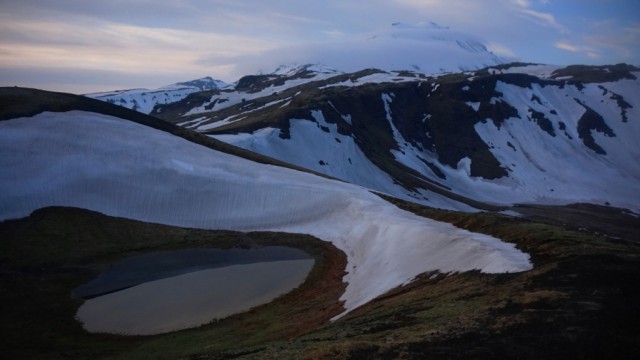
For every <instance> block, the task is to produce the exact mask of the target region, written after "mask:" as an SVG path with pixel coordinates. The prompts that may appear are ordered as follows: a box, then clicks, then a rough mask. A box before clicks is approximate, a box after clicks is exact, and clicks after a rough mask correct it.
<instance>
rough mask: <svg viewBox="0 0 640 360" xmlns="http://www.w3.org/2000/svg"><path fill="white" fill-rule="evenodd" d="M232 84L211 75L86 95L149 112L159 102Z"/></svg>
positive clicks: (165, 102)
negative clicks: (159, 86)
mask: <svg viewBox="0 0 640 360" xmlns="http://www.w3.org/2000/svg"><path fill="white" fill-rule="evenodd" d="M229 87H231V85H229V84H227V83H225V82H224V81H221V80H215V79H213V78H211V77H208V76H207V77H204V78H201V79H196V80H191V81H185V82H179V83H175V84H171V85H167V86H163V87H161V88H158V89H151V90H150V89H129V90H116V91H110V92H101V93H92V94H86V96H88V97H91V98H94V99H98V100H102V101H106V102H109V103H112V104H115V105H118V106H123V107H126V108H129V109H132V110H136V111H139V112H141V113H144V114H148V113H150V112H151V110H153V108H154V107H155V106H156V105H158V104H169V103H172V102H176V101H180V100H182V99H184V98H185V97H186V96H187V95H189V94H192V93H195V92H200V91H205V90H218V89H225V88H229Z"/></svg>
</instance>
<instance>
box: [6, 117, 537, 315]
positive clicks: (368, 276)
mask: <svg viewBox="0 0 640 360" xmlns="http://www.w3.org/2000/svg"><path fill="white" fill-rule="evenodd" d="M317 118H318V119H319V115H318V117H317ZM297 123H300V124H304V123H305V122H303V121H299V122H297ZM308 123H309V124H308V125H303V126H316V125H315V124H314V123H311V122H308ZM0 168H1V169H2V172H0V189H2V192H1V193H0V205H1V206H0V220H4V219H11V218H18V217H23V216H26V215H28V214H29V213H30V212H32V211H34V210H36V209H39V208H42V207H45V206H52V205H59V206H74V207H80V208H86V209H90V210H94V211H99V212H102V213H105V214H107V215H112V216H121V217H125V218H130V219H136V220H141V221H148V222H154V223H163V224H169V225H177V226H185V227H195V228H203V229H231V230H241V231H251V230H273V231H286V232H294V233H307V234H311V235H314V236H316V237H318V238H320V239H323V240H327V241H330V242H332V243H333V244H334V245H336V246H337V247H338V248H339V249H341V250H342V251H344V252H345V254H346V255H347V259H348V267H347V269H346V270H347V271H348V274H347V275H346V276H345V278H344V280H345V281H346V282H347V283H348V286H347V289H346V291H345V293H344V294H343V296H342V299H343V300H344V301H345V308H346V311H350V310H353V309H354V308H356V307H358V306H360V305H362V304H365V303H366V302H368V301H370V300H372V299H373V298H375V297H377V296H379V295H381V294H384V293H385V292H387V291H389V290H390V289H392V288H394V287H397V286H399V285H402V284H405V283H407V282H410V281H411V280H412V279H413V278H414V277H415V276H416V275H418V274H420V273H423V272H426V271H433V270H439V271H441V272H454V271H466V270H471V269H480V270H481V271H483V272H489V273H493V272H507V271H509V272H513V271H524V270H528V269H531V266H532V265H531V263H530V262H529V257H528V255H526V254H524V253H522V252H520V251H519V250H517V249H516V248H515V246H514V245H512V244H507V243H504V242H501V241H500V240H498V239H496V238H493V237H490V236H486V235H482V234H476V233H471V232H468V231H465V230H462V229H459V228H456V227H454V226H452V225H450V224H446V223H441V222H437V221H433V220H429V219H425V218H422V217H418V216H416V215H413V214H411V213H408V212H405V211H402V210H399V209H398V208H397V207H395V206H392V205H390V204H389V203H388V202H386V201H384V200H382V199H381V198H379V197H378V196H376V195H374V194H372V193H371V192H369V191H368V190H366V189H364V188H361V187H358V186H354V185H351V184H347V183H342V182H339V181H333V180H328V179H325V178H321V177H318V176H314V175H312V174H308V173H303V172H298V171H294V170H290V169H285V168H280V167H275V166H269V165H263V164H258V163H254V162H251V161H249V160H245V159H242V158H238V157H235V156H232V155H228V154H224V153H220V152H217V151H213V150H211V149H208V148H205V147H203V146H199V145H196V144H193V143H191V142H188V141H186V140H184V139H181V138H178V137H175V136H173V135H170V134H168V133H164V132H161V131H159V130H155V129H151V128H148V127H145V126H142V125H139V124H135V123H132V122H128V121H125V120H121V119H117V118H113V117H109V116H105V115H99V114H94V113H87V112H81V111H72V112H68V113H42V114H39V115H37V116H35V117H33V118H20V119H13V120H8V121H2V122H0Z"/></svg>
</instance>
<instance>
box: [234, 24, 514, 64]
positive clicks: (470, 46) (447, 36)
mask: <svg viewBox="0 0 640 360" xmlns="http://www.w3.org/2000/svg"><path fill="white" fill-rule="evenodd" d="M245 61H246V62H247V63H246V64H245V63H244V62H243V60H242V59H240V60H239V61H238V63H237V64H236V66H237V68H238V69H240V70H241V71H242V70H245V71H247V73H248V72H250V71H255V70H253V69H254V68H255V61H253V60H251V59H246V60H245ZM510 61H513V60H512V59H506V58H503V57H500V56H497V55H496V54H494V53H492V52H491V51H490V50H489V49H488V48H487V46H486V45H485V43H484V41H483V40H482V39H479V38H477V37H476V36H474V35H472V34H468V33H464V32H462V31H457V30H454V29H450V28H448V27H445V26H440V25H438V24H434V23H432V22H423V23H419V24H406V23H393V24H391V25H390V26H388V27H386V28H384V29H381V30H379V31H375V32H372V33H367V34H363V35H359V36H357V37H351V38H346V39H341V40H339V41H335V42H327V43H323V44H322V45H321V46H317V45H296V46H291V47H289V48H286V49H278V50H277V51H273V52H267V53H264V54H262V55H261V66H262V69H263V70H266V71H268V70H270V69H273V68H276V67H277V66H279V65H280V64H288V63H297V64H325V65H327V66H330V67H333V68H335V69H338V70H340V71H344V72H355V71H359V70H362V69H368V68H376V69H381V70H385V71H395V70H413V71H420V72H423V73H428V74H436V73H444V72H458V71H468V70H477V69H480V68H483V67H487V66H493V65H498V64H502V63H506V62H510Z"/></svg>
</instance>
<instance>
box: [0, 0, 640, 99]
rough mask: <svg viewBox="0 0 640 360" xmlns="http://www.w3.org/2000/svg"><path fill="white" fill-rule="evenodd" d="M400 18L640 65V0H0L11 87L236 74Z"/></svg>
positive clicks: (520, 46)
mask: <svg viewBox="0 0 640 360" xmlns="http://www.w3.org/2000/svg"><path fill="white" fill-rule="evenodd" d="M397 21H401V22H404V23H409V24H417V23H420V22H424V21H433V22H437V23H439V24H441V25H444V26H448V27H450V28H451V29H455V30H457V31H461V32H466V33H470V34H473V35H474V36H475V37H477V38H479V39H481V40H483V41H484V43H485V44H486V45H487V46H488V47H489V49H490V50H491V51H493V52H494V53H496V54H498V55H501V56H508V57H512V58H517V59H520V60H522V61H527V62H540V63H548V64H558V65H565V64H612V63H620V62H626V63H631V64H635V65H640V1H638V0H367V1H364V0H353V1H351V0H325V1H311V0H301V1H293V0H288V1H285V0H262V1H261V0H245V1H243V0H102V1H89V0H0V85H1V86H13V85H19V86H29V87H37V88H41V89H47V90H57V91H69V92H75V93H86V92H92V91H102V90H113V89H124V88H135V87H146V88H155V87H159V86H162V85H167V84H170V83H174V82H178V81H184V80H191V79H195V78H199V77H203V76H213V77H214V78H217V79H221V80H224V81H227V82H233V81H235V80H237V79H238V78H239V77H240V76H241V75H245V74H246V73H247V72H250V73H257V72H260V71H262V72H270V71H272V70H273V69H272V68H268V69H267V68H264V67H265V64H267V63H269V62H268V61H266V59H267V57H268V56H273V54H277V53H280V56H281V57H282V55H283V54H284V55H289V54H286V51H290V50H284V49H292V48H296V47H297V46H301V45H303V46H305V47H307V48H308V47H309V46H313V47H314V48H315V49H316V50H318V49H319V51H321V49H322V48H323V46H331V45H335V44H336V43H341V42H345V41H350V40H352V39H356V38H360V37H362V36H365V35H366V34H370V33H373V32H376V31H379V30H380V29H385V28H387V27H389V26H390V25H391V23H393V22H397ZM278 49H283V50H282V51H280V52H279V51H278ZM293 57H294V56H293V55H292V58H293ZM282 58H283V59H284V58H286V56H285V57H282ZM294 61H295V59H294ZM239 64H242V66H240V65H239ZM329 65H330V64H329Z"/></svg>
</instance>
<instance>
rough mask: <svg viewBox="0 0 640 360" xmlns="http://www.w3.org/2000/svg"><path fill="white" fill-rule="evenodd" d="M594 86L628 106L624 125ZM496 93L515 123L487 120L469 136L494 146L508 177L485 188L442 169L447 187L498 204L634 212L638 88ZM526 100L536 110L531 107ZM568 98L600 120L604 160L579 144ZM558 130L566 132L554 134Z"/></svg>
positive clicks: (504, 89)
mask: <svg viewBox="0 0 640 360" xmlns="http://www.w3.org/2000/svg"><path fill="white" fill-rule="evenodd" d="M598 86H603V87H605V88H606V89H608V90H609V91H613V92H615V93H617V94H623V95H624V99H625V100H626V101H627V102H629V103H630V104H631V105H632V106H633V108H631V109H628V110H627V111H628V114H627V116H628V117H629V121H627V122H623V121H622V118H621V116H620V111H621V109H620V108H619V107H618V105H617V103H616V102H615V101H614V100H612V99H610V96H611V94H610V93H609V94H608V95H603V91H602V89H600V88H599V87H598ZM496 90H497V91H499V92H500V93H502V94H503V97H502V100H503V101H506V102H507V103H509V104H510V105H512V106H514V107H515V108H516V109H517V110H518V114H519V117H518V118H511V119H508V120H507V121H505V122H504V123H503V124H502V126H501V127H500V129H498V128H497V127H496V126H495V125H494V123H493V121H491V120H488V121H486V122H485V123H479V124H477V125H476V131H477V132H478V134H479V135H480V137H481V138H482V139H483V140H484V141H485V142H487V143H491V144H493V148H491V152H492V153H493V154H494V156H495V157H496V158H497V159H498V160H499V161H500V163H501V164H503V165H505V166H508V167H509V177H508V178H504V179H498V180H493V181H488V180H484V179H480V178H471V177H469V176H467V175H466V174H465V173H460V172H459V170H454V169H450V168H443V169H442V170H443V172H444V173H445V174H446V176H447V185H449V186H451V187H453V188H454V190H455V191H456V192H458V193H461V194H463V195H466V196H470V197H472V198H474V199H478V200H484V201H492V202H499V203H505V204H509V203H542V204H567V203H572V202H591V203H597V204H604V203H607V202H608V203H610V204H611V205H613V206H617V207H621V208H628V209H631V210H634V211H638V209H640V167H638V159H640V147H639V146H638V140H637V136H638V134H640V123H639V122H638V121H634V120H635V119H639V118H640V101H639V99H638V97H637V96H635V94H638V93H640V86H639V83H638V82H637V81H632V80H622V81H618V82H615V83H608V84H585V88H584V89H583V90H582V91H581V90H579V89H578V88H576V87H575V86H573V85H565V87H564V89H561V88H560V87H558V86H550V85H548V86H544V87H543V86H540V85H538V84H533V85H532V88H531V89H529V88H521V87H519V86H516V85H509V84H505V83H502V82H498V85H497V88H496ZM532 96H536V97H538V98H539V99H540V100H541V103H542V104H539V103H538V102H535V101H531V100H530V99H531V98H532ZM574 98H577V99H579V100H580V101H582V102H584V103H586V104H588V106H589V107H591V108H592V109H593V110H595V111H596V112H598V113H599V114H601V115H602V116H603V118H604V119H605V122H606V124H607V125H608V126H609V127H610V128H611V129H612V130H613V132H614V133H615V135H616V136H615V137H608V136H604V135H603V134H602V133H600V132H596V131H592V136H593V137H594V139H595V141H596V143H597V144H598V145H599V146H601V147H602V148H603V149H604V150H605V151H606V153H607V155H600V154H597V153H596V152H595V151H593V150H591V149H589V148H587V147H586V146H585V145H584V143H583V140H582V139H580V137H579V134H578V132H577V126H578V120H579V119H580V117H581V116H582V115H583V114H584V113H585V111H586V110H585V108H584V107H583V106H581V105H579V104H578V103H577V102H576V101H574ZM529 108H533V109H534V110H536V111H539V112H542V113H544V115H545V117H547V118H548V119H549V120H550V121H551V123H552V125H553V128H554V132H555V134H556V136H555V137H554V136H551V135H550V134H548V133H546V132H545V131H542V130H541V129H540V127H539V126H538V124H536V123H535V122H534V121H530V120H528V119H527V116H529V115H530V113H529V111H528V110H529ZM552 111H554V112H555V114H554V113H553V112H552ZM560 122H563V123H564V126H565V127H566V130H561V129H560ZM509 144H511V146H513V147H514V148H515V150H514V149H513V148H512V147H511V146H510V145H509Z"/></svg>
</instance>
